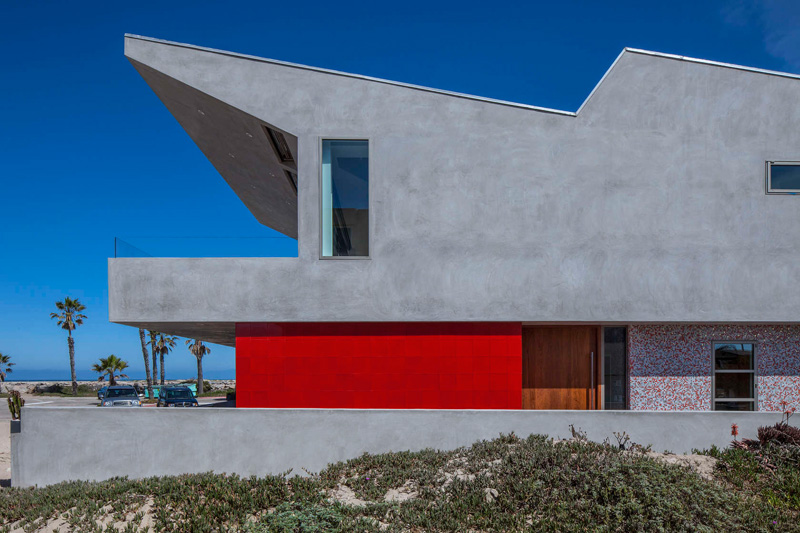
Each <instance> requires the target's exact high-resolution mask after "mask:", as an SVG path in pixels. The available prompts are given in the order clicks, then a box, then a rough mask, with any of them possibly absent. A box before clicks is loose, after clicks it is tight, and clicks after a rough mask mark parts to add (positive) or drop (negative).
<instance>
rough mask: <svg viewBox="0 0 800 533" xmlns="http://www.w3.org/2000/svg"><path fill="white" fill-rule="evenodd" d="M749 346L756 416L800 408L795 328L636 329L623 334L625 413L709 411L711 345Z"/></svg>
mask: <svg viewBox="0 0 800 533" xmlns="http://www.w3.org/2000/svg"><path fill="white" fill-rule="evenodd" d="M714 341H754V342H755V343H756V376H757V380H758V409H759V411H779V410H780V402H781V401H787V402H789V405H793V406H796V407H798V408H800V326H796V325H794V326H761V325H639V326H631V327H629V328H628V364H629V371H630V408H631V409H633V410H656V411H668V410H677V411H694V410H701V411H707V410H710V409H711V358H712V353H711V352H712V348H711V344H712V342H714Z"/></svg>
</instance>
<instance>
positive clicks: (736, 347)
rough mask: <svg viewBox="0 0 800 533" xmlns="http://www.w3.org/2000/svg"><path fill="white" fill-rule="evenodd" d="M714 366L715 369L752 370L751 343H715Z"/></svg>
mask: <svg viewBox="0 0 800 533" xmlns="http://www.w3.org/2000/svg"><path fill="white" fill-rule="evenodd" d="M714 368H716V369H717V370H753V345H752V344H735V343H717V344H715V345H714Z"/></svg>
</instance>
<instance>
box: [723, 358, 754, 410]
mask: <svg viewBox="0 0 800 533" xmlns="http://www.w3.org/2000/svg"><path fill="white" fill-rule="evenodd" d="M755 368H756V365H755V345H753V344H752V343H738V342H715V343H714V382H713V387H712V388H713V390H714V398H713V402H714V405H713V408H714V410H715V411H755V408H756V370H755Z"/></svg>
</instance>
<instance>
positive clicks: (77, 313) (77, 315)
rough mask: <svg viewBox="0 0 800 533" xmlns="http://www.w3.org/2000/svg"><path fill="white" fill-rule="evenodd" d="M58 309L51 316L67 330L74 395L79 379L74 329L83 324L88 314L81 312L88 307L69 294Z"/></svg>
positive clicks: (58, 304) (57, 303)
mask: <svg viewBox="0 0 800 533" xmlns="http://www.w3.org/2000/svg"><path fill="white" fill-rule="evenodd" d="M56 309H58V310H59V311H60V312H59V313H50V318H52V319H55V320H57V324H58V327H60V328H61V329H65V330H67V344H68V345H69V370H70V374H71V377H72V395H73V396H77V395H78V379H77V377H76V376H75V339H73V338H72V331H73V330H74V329H75V328H77V327H78V326H82V325H83V321H84V319H85V318H86V315H83V314H81V311H84V310H85V309H86V307H85V306H84V305H83V304H82V303H81V302H80V301H78V299H77V298H75V299H74V300H73V299H72V298H70V297H69V296H66V297H65V298H64V301H63V302H56Z"/></svg>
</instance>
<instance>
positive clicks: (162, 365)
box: [159, 352, 164, 385]
mask: <svg viewBox="0 0 800 533" xmlns="http://www.w3.org/2000/svg"><path fill="white" fill-rule="evenodd" d="M159 359H161V361H159V362H160V364H161V384H162V385H163V384H164V352H160V353H159Z"/></svg>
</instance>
